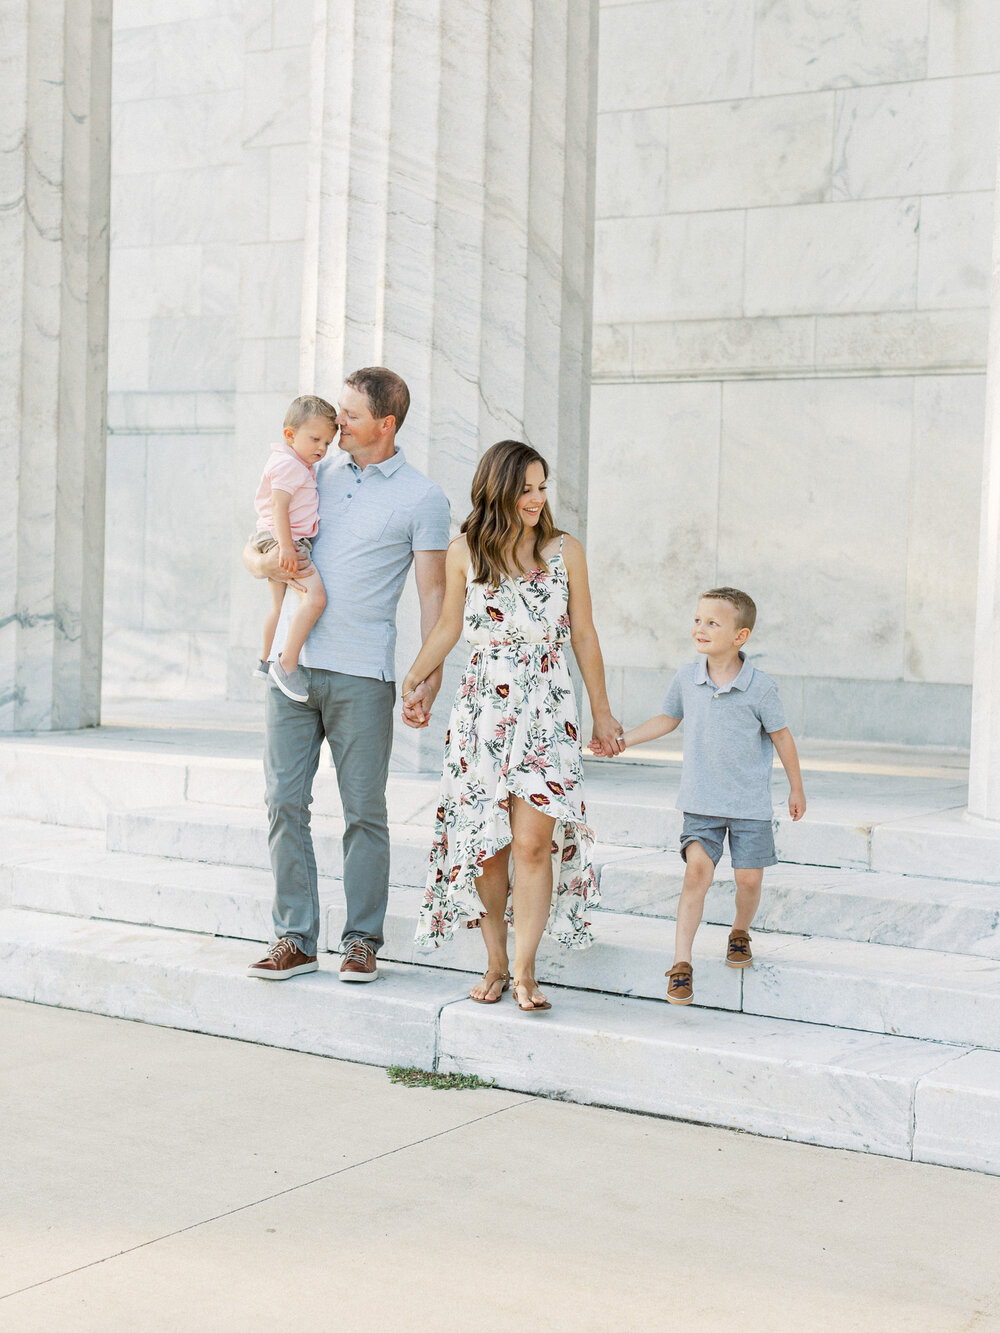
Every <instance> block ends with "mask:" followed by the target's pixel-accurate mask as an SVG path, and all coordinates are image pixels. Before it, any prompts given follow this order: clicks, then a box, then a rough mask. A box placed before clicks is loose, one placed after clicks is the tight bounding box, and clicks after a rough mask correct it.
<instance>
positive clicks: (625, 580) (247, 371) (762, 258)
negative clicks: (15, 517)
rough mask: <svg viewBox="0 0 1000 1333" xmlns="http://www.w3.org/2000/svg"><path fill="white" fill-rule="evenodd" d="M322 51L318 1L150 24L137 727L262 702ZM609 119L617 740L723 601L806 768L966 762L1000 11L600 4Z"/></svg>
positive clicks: (138, 28) (126, 211)
mask: <svg viewBox="0 0 1000 1333" xmlns="http://www.w3.org/2000/svg"><path fill="white" fill-rule="evenodd" d="M404 8H405V7H404ZM444 8H447V6H445V7H444ZM444 8H443V9H442V13H443V12H444ZM452 8H453V7H452ZM345 12H346V11H345ZM408 12H409V11H408V10H407V13H408ZM448 12H451V9H449V10H448ZM467 12H468V16H469V17H468V20H467V22H468V24H469V25H471V26H470V28H469V32H468V33H467V37H468V40H469V42H471V41H472V40H473V33H472V27H473V26H474V25H475V23H478V22H479V18H477V17H475V16H476V15H478V14H479V8H478V7H475V8H474V9H470V10H469V11H467ZM411 20H412V22H413V24H414V25H416V26H415V28H414V35H413V40H414V41H415V42H417V44H418V45H419V41H420V40H423V38H422V36H421V34H422V32H423V27H422V24H423V18H422V17H421V12H420V11H419V10H418V9H414V10H413V14H412V15H411V16H410V19H408V20H407V21H408V22H409V21H411ZM338 21H339V20H338ZM313 22H314V6H313V3H312V0H283V3H281V4H278V3H277V0H216V3H215V4H214V5H213V6H212V13H211V16H206V14H205V7H204V6H199V5H194V4H192V3H191V0H155V3H152V0H143V2H142V3H140V0H118V3H117V4H116V7H115V24H116V27H115V82H114V117H115V119H114V130H115V137H114V161H113V170H114V178H113V215H112V221H113V250H112V344H111V382H110V387H111V391H112V392H111V398H110V408H109V414H110V424H111V436H110V441H109V477H110V485H109V492H108V503H109V524H108V528H109V538H108V566H107V588H108V593H107V613H106V622H107V636H106V679H107V683H108V687H109V689H110V690H112V691H115V692H121V691H122V690H126V689H133V690H134V691H135V692H138V693H149V692H161V693H189V694H190V693H200V694H205V693H221V692H223V691H225V690H227V689H228V690H229V691H230V692H231V693H233V692H239V691H241V690H243V689H244V688H245V682H244V678H243V668H244V663H243V656H244V652H245V647H244V646H245V643H246V642H248V633H247V625H248V623H249V622H251V621H254V623H256V622H255V618H256V616H257V614H258V606H257V599H254V598H253V596H252V594H253V593H254V592H256V591H258V589H256V588H254V587H250V589H249V591H248V589H247V586H246V584H245V576H244V575H243V574H242V571H241V570H240V569H239V567H238V566H237V565H236V563H235V562H236V559H237V554H238V543H239V534H241V533H242V532H243V531H244V529H245V528H246V526H247V525H248V524H249V522H250V519H251V517H252V515H251V512H250V509H249V503H248V496H249V494H251V493H252V489H253V484H254V481H255V479H256V473H257V470H258V467H259V461H260V454H261V451H262V449H263V448H264V447H265V446H266V442H267V439H268V438H269V434H270V433H272V432H273V429H274V425H273V423H274V422H275V421H276V420H277V419H278V418H279V417H280V414H281V412H282V411H283V408H284V404H285V403H286V401H287V399H288V398H289V397H291V396H292V395H293V394H294V392H295V391H296V390H297V388H298V382H299V377H300V375H301V374H302V373H303V367H306V368H308V366H309V365H313V366H315V365H317V361H316V347H315V345H313V346H308V345H307V344H308V343H309V338H310V336H311V335H310V334H309V332H308V330H309V329H310V328H317V327H320V328H321V327H322V318H323V315H322V309H321V310H320V311H319V312H316V311H312V310H310V311H306V312H305V315H303V311H302V302H303V296H305V297H307V298H308V299H309V301H310V302H311V301H312V300H313V296H312V295H311V291H310V290H305V291H304V290H303V285H302V272H303V265H305V267H306V269H307V271H309V272H311V273H313V274H314V275H315V274H316V273H317V272H318V269H317V267H316V255H315V253H314V249H315V236H313V237H312V238H310V235H309V225H310V224H309V222H308V219H307V217H306V199H307V196H308V193H309V188H310V187H309V172H310V170H316V169H317V167H316V164H315V162H314V161H312V160H311V159H310V156H309V144H310V116H313V117H315V116H316V115H317V114H318V115H320V116H322V115H323V114H324V111H323V108H322V107H320V108H319V109H317V107H316V106H315V105H313V106H310V105H309V102H308V96H307V93H308V86H309V60H310V39H311V34H312V31H313V26H312V25H313ZM462 50H463V51H464V50H465V48H464V47H463V48H462ZM376 54H377V53H376V52H375V50H374V48H373V50H372V52H370V53H369V55H370V57H371V59H372V60H375V58H376ZM460 54H461V52H460V51H459V50H458V48H456V52H455V55H456V60H457V59H458V56H459V55H460ZM465 54H466V56H467V55H468V52H465ZM459 63H460V62H459ZM345 68H346V66H345ZM456 68H457V66H456ZM453 72H454V71H453V70H452V69H451V66H449V67H448V69H447V70H446V71H445V76H444V77H450V75H451V74H452V73H453ZM345 77H346V75H345ZM413 77H414V78H417V79H418V78H419V71H417V72H415V73H414V74H413ZM598 84H599V87H598V96H599V108H600V115H599V118H598V156H597V172H598V178H597V190H596V196H597V215H598V220H597V226H596V235H595V251H596V258H595V269H594V287H595V291H594V305H595V323H594V330H593V342H594V349H593V365H594V390H593V396H592V404H591V409H592V418H591V429H590V438H589V446H590V477H589V483H590V495H591V503H590V506H589V511H588V515H587V525H588V545H589V550H590V555H591V562H592V566H593V575H594V590H595V602H596V608H597V614H598V619H599V627H600V629H601V631H602V638H603V643H604V647H605V651H606V656H607V658H608V662H609V667H610V676H611V683H612V693H613V696H614V697H615V699H616V706H617V707H618V708H619V709H620V710H621V712H622V713H623V714H627V715H628V716H629V717H631V716H633V715H634V714H637V713H641V712H642V710H643V709H644V708H647V707H651V706H656V705H658V702H659V698H660V694H661V687H662V683H663V677H664V675H665V674H666V673H667V672H669V670H670V669H671V668H673V667H674V666H676V665H677V664H678V663H679V662H680V661H683V660H684V659H685V658H686V657H687V656H688V652H689V645H688V640H687V637H686V625H687V620H688V617H689V615H690V608H691V602H692V599H693V598H694V597H695V596H696V595H697V593H698V592H699V591H700V590H701V589H702V588H703V587H704V586H706V585H707V584H709V583H713V582H716V581H719V580H726V581H732V582H736V583H742V584H746V585H748V587H749V588H750V590H751V591H752V592H753V593H754V594H755V595H756V596H757V598H758V601H759V603H760V606H761V619H760V629H759V631H758V633H757V634H756V635H755V639H754V647H755V650H756V651H757V652H758V653H759V654H760V659H759V660H760V661H761V663H762V665H764V666H765V667H766V668H767V669H768V670H770V671H772V672H773V673H775V674H776V675H778V676H779V677H780V678H781V679H782V681H783V684H784V687H785V693H786V697H787V699H788V702H789V705H790V713H791V715H792V717H793V719H794V721H795V723H796V725H797V726H798V727H799V728H800V730H801V729H805V730H806V731H807V732H809V733H811V734H813V735H825V736H832V737H848V738H867V739H885V740H912V741H916V740H924V741H927V742H930V743H939V744H963V743H964V742H965V740H966V738H967V731H968V713H969V682H970V679H971V666H972V625H973V619H974V614H973V613H974V602H975V583H976V528H977V523H978V508H979V489H980V467H981V449H982V444H981V441H982V416H983V393H984V384H983V371H984V366H985V350H986V329H987V300H988V272H989V263H990V244H991V228H992V222H991V218H992V208H993V185H994V159H995V142H996V132H997V125H998V123H1000V17H998V10H997V8H996V6H994V5H993V4H991V3H989V0H962V3H961V4H959V3H956V0H927V3H926V4H920V5H915V4H913V3H912V0H810V3H808V4H807V3H805V0H704V2H703V3H700V4H698V5H691V4H687V3H683V2H682V0H638V2H636V0H603V2H602V5H601V27H600V60H599V73H598ZM433 92H434V89H433V88H431V89H426V90H422V92H421V96H423V95H424V93H426V94H427V96H430V95H431V94H432V93H433ZM377 113H378V108H376V107H372V108H371V114H372V116H375V117H376V119H377ZM326 114H327V115H328V116H329V114H330V108H329V106H327V108H326ZM372 123H373V124H374V123H376V121H374V120H373V121H372ZM446 142H450V141H446ZM464 142H465V139H464V138H463V136H462V135H458V136H456V137H455V138H454V142H452V143H451V151H452V152H453V154H454V155H456V156H455V160H456V163H458V164H459V165H460V160H459V159H460V154H461V152H463V151H464V149H463V147H462V145H463V143H464ZM376 147H377V141H376V140H375V139H373V141H372V152H373V155H372V156H371V157H370V159H369V160H368V161H367V167H366V168H365V169H366V170H369V171H374V172H375V173H376V175H377V172H378V170H379V165H378V164H379V162H383V164H384V152H383V153H382V156H379V154H378V152H376V151H375V148H376ZM384 147H385V145H384V144H383V149H384ZM417 148H419V145H417ZM413 161H414V164H415V165H414V175H413V183H414V186H415V187H416V188H417V190H418V192H419V188H420V182H421V181H422V180H423V176H422V175H421V172H422V171H423V167H422V166H420V161H421V159H420V155H419V152H418V153H417V156H416V157H415V158H414V159H413ZM358 162H360V159H358ZM418 168H419V169H418ZM360 170H361V167H360V165H358V164H356V166H355V171H356V172H357V171H360ZM357 179H358V180H359V181H360V177H358V178H357ZM362 183H363V182H362ZM414 197H416V196H414ZM407 207H409V205H407ZM463 217H464V214H463V213H462V212H461V209H459V210H458V211H455V212H454V216H453V221H454V225H455V226H456V227H457V226H459V225H460V224H463ZM419 222H420V219H419V217H416V216H415V217H414V219H413V226H414V227H418V226H419ZM326 225H332V223H331V222H328V223H327V224H326ZM311 247H312V248H311ZM387 253H390V256H391V247H390V251H389V252H387ZM328 278H329V275H327V277H326V278H325V279H324V287H323V292H322V293H321V297H322V301H325V302H327V303H330V302H333V303H334V304H335V303H336V301H337V300H338V299H339V298H338V296H337V292H336V290H334V289H333V288H331V287H330V284H329V281H328ZM315 285H316V284H315V282H311V283H309V284H307V288H311V287H313V286H315ZM322 301H321V305H322ZM373 309H374V307H373ZM417 313H418V312H416V311H415V313H414V319H417ZM369 315H371V311H368V312H367V313H366V310H365V309H362V308H361V307H356V303H355V305H352V308H351V316H352V319H353V320H355V323H356V324H357V326H358V327H361V326H362V325H364V322H365V320H366V319H368V318H369ZM317 319H318V323H317ZM310 321H312V322H311V323H310ZM425 322H426V321H425ZM417 323H419V320H417ZM414 327H416V325H415V326H414ZM303 330H306V332H305V334H304V335H303ZM310 358H311V360H310ZM319 364H320V368H322V358H320V363H319ZM528 369H529V370H530V367H529V368H528ZM446 370H447V367H444V369H442V370H440V372H437V371H436V372H435V374H438V375H439V374H444V373H445V371H446ZM316 387H317V388H318V390H319V391H320V392H324V391H327V392H334V389H332V388H330V386H327V385H324V384H317V385H316ZM442 420H443V421H444V424H445V426H447V424H448V423H447V420H446V418H442ZM416 421H417V417H415V418H414V422H416ZM411 424H413V423H411ZM429 428H430V426H429V422H428V429H429ZM414 429H415V427H414ZM428 447H429V446H427V444H426V442H425V441H422V440H421V441H419V442H418V441H417V440H416V437H414V440H413V441H411V448H413V449H415V450H416V453H417V457H418V459H421V458H422V457H423V455H424V454H427V458H428V465H429V460H430V454H428V453H427V450H428ZM441 466H442V467H443V468H444V469H445V471H447V460H446V459H442V461H441ZM465 466H466V464H465V463H464V462H460V464H459V467H460V470H461V468H463V467H465ZM181 475H183V476H184V477H185V478H186V479H189V481H188V482H187V484H186V485H185V486H184V487H183V488H182V487H179V486H177V485H176V482H177V478H178V477H179V476H181ZM463 475H464V474H463ZM441 479H442V480H443V481H444V482H445V484H446V485H449V484H450V482H451V481H453V480H454V478H452V477H451V475H450V473H449V474H448V476H442V478H441ZM206 551H210V552H211V557H210V558H208V559H206V558H205V552H206ZM259 610H260V611H261V612H262V611H263V599H261V600H260V607H259Z"/></svg>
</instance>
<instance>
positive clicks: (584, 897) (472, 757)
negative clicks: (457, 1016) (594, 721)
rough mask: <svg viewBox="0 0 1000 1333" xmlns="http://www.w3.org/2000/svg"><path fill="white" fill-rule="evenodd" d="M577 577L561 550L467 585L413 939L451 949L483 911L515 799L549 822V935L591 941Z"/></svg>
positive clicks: (580, 943)
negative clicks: (498, 577)
mask: <svg viewBox="0 0 1000 1333" xmlns="http://www.w3.org/2000/svg"><path fill="white" fill-rule="evenodd" d="M568 605H569V579H568V576H567V573H566V566H565V563H564V561H563V557H562V543H561V542H560V547H559V551H558V552H557V553H556V554H555V555H553V556H552V557H551V559H550V561H549V569H548V570H541V569H536V570H533V571H532V572H531V573H530V574H526V575H524V576H523V577H521V578H507V579H504V581H503V582H502V583H501V584H500V586H499V588H488V587H487V586H486V585H485V584H481V583H470V584H469V585H468V588H467V590H466V595H465V633H466V637H467V639H468V640H469V643H470V644H471V645H472V654H471V656H470V658H469V663H468V666H467V667H466V669H465V672H464V674H463V676H462V682H461V685H460V686H459V690H458V694H457V696H456V698H455V706H454V708H453V709H452V714H451V719H450V724H449V728H448V734H447V736H446V737H445V757H444V772H443V774H442V779H441V782H442V787H441V800H440V804H439V805H438V810H437V816H436V820H435V826H434V843H433V846H432V848H431V858H430V870H429V872H428V876H427V888H426V890H425V893H424V902H423V907H422V908H421V911H420V917H419V920H418V923H417V943H418V944H420V945H423V946H425V947H433V946H437V945H440V944H443V943H444V942H445V940H448V939H450V938H451V937H452V936H453V935H454V933H455V931H456V930H457V929H458V927H459V926H462V925H468V926H472V925H477V924H478V922H479V918H480V917H481V916H483V915H484V908H483V904H482V900H481V899H480V897H479V894H478V892H477V891H476V879H477V877H478V875H479V874H480V872H481V870H482V866H483V863H484V862H485V861H486V859H487V857H490V856H492V855H493V854H494V853H495V852H498V851H500V849H501V848H503V847H505V846H506V845H507V844H508V843H509V842H510V840H511V833H510V815H509V810H510V799H511V797H512V796H519V797H520V798H521V799H522V800H524V801H528V802H530V804H531V805H533V806H535V807H536V808H537V809H539V810H542V811H544V812H545V814H547V815H552V816H553V817H554V818H555V820H556V824H555V827H554V829H553V842H552V860H553V894H552V908H551V911H550V912H549V919H548V924H547V926H546V930H547V932H548V933H549V935H551V936H552V937H553V938H554V939H556V940H557V941H558V942H559V943H560V944H564V945H566V946H568V947H569V948H571V949H582V948H586V947H587V946H588V945H590V944H592V943H593V936H592V934H591V932H590V929H589V925H590V923H589V921H588V919H587V915H588V912H589V910H590V909H591V908H593V907H595V906H596V905H597V903H598V902H599V900H600V894H599V890H598V887H597V879H596V877H595V875H594V871H593V868H592V866H591V864H590V849H591V847H592V846H593V842H594V835H593V833H592V831H591V830H590V828H589V827H588V826H587V823H586V806H585V805H584V801H583V785H582V784H583V764H582V756H581V753H580V732H579V721H578V717H577V711H576V698H575V696H574V693H573V686H572V683H571V681H570V675H569V668H568V665H567V662H566V648H565V645H566V643H567V640H568V639H569V634H570V624H569V614H568Z"/></svg>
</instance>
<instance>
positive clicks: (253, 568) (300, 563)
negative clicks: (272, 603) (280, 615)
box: [243, 542, 313, 583]
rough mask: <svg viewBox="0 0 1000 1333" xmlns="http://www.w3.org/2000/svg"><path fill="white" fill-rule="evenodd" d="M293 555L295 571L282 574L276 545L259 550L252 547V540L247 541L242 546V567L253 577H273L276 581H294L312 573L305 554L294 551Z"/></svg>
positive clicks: (309, 562) (311, 564) (310, 562)
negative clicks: (266, 549)
mask: <svg viewBox="0 0 1000 1333" xmlns="http://www.w3.org/2000/svg"><path fill="white" fill-rule="evenodd" d="M295 556H296V572H295V573H294V574H284V573H282V570H281V566H280V565H279V563H278V560H279V556H278V548H277V546H272V547H271V549H270V550H269V551H265V552H261V551H258V550H256V549H255V548H254V546H253V543H252V542H247V544H246V546H244V548H243V567H244V568H245V569H246V571H247V573H248V574H252V575H253V577H254V578H255V579H274V580H275V581H276V582H278V583H295V581H296V579H299V578H302V577H304V576H305V575H306V574H311V573H313V563H312V561H311V560H310V559H309V557H308V556H307V555H303V554H301V553H300V552H299V551H296V552H295Z"/></svg>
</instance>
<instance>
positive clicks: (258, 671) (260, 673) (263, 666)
mask: <svg viewBox="0 0 1000 1333" xmlns="http://www.w3.org/2000/svg"><path fill="white" fill-rule="evenodd" d="M270 668H271V663H270V662H265V661H264V659H263V658H261V659H260V661H259V662H258V663H257V665H256V666H255V667H254V669H253V670H252V671H251V672H250V674H251V676H256V677H257V679H258V680H267V678H268V676H269V675H270Z"/></svg>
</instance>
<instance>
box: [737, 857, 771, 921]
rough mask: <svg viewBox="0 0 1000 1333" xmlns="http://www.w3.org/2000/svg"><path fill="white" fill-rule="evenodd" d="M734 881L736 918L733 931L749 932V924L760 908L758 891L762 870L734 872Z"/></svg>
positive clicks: (761, 880)
mask: <svg viewBox="0 0 1000 1333" xmlns="http://www.w3.org/2000/svg"><path fill="white" fill-rule="evenodd" d="M733 875H734V876H735V879H736V916H735V918H734V920H733V930H749V929H750V923H751V921H753V919H754V917H755V916H756V915H757V908H758V907H759V906H760V889H761V885H762V884H763V882H764V872H763V870H734V871H733Z"/></svg>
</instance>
